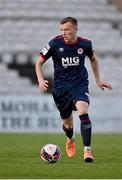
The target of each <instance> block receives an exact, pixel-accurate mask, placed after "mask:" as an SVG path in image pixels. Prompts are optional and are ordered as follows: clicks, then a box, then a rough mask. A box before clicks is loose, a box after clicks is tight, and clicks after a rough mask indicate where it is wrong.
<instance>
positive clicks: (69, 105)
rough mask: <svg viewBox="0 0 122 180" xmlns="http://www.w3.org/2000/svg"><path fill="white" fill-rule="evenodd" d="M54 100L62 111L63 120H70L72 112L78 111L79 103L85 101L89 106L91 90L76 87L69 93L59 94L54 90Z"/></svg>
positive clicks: (84, 87)
mask: <svg viewBox="0 0 122 180" xmlns="http://www.w3.org/2000/svg"><path fill="white" fill-rule="evenodd" d="M53 98H54V101H55V104H56V106H57V108H58V110H59V111H60V116H61V118H62V119H66V118H68V117H69V116H70V115H71V114H72V111H73V110H74V111H76V107H75V104H76V102H77V101H80V100H81V101H85V102H87V103H88V104H89V90H88V86H82V87H81V86H80V87H75V89H70V90H69V91H65V92H64V91H63V92H58V91H57V90H53Z"/></svg>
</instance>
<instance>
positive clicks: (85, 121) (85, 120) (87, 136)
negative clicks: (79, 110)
mask: <svg viewBox="0 0 122 180" xmlns="http://www.w3.org/2000/svg"><path fill="white" fill-rule="evenodd" d="M79 118H80V121H81V135H82V139H83V144H84V146H90V144H91V130H92V127H91V121H90V119H89V115H88V114H83V115H80V116H79Z"/></svg>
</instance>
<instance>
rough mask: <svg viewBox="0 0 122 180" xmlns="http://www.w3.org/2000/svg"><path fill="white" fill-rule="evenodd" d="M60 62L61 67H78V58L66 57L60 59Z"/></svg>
mask: <svg viewBox="0 0 122 180" xmlns="http://www.w3.org/2000/svg"><path fill="white" fill-rule="evenodd" d="M61 60H62V66H63V67H65V68H66V67H68V66H78V65H79V57H66V58H61Z"/></svg>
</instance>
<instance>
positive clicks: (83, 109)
mask: <svg viewBox="0 0 122 180" xmlns="http://www.w3.org/2000/svg"><path fill="white" fill-rule="evenodd" d="M75 106H76V108H77V111H78V112H79V118H80V121H81V135H82V139H83V144H84V160H85V162H92V161H93V160H94V159H93V157H92V155H91V148H90V145H91V133H92V126H91V121H90V118H89V115H88V106H89V105H88V103H87V102H85V101H81V100H80V101H77V102H76V104H75Z"/></svg>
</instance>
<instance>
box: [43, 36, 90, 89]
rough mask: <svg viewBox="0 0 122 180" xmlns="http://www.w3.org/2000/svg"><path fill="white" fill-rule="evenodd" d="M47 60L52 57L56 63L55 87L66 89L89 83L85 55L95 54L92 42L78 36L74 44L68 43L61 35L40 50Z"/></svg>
mask: <svg viewBox="0 0 122 180" xmlns="http://www.w3.org/2000/svg"><path fill="white" fill-rule="evenodd" d="M40 55H42V56H43V57H44V58H45V60H47V59H49V58H50V57H52V59H53V63H54V89H57V90H61V91H62V90H65V89H70V88H73V89H74V88H75V87H77V86H79V85H81V86H84V85H88V73H87V70H86V68H85V66H84V63H85V57H86V56H88V57H89V58H91V57H92V55H93V50H92V42H91V41H90V40H87V39H84V38H81V37H77V39H76V41H75V42H74V43H73V44H70V45H69V44H66V43H65V42H64V39H63V37H62V35H61V36H57V37H56V38H54V39H52V40H51V41H50V42H49V43H48V45H47V46H46V47H45V48H44V49H43V50H42V51H41V52H40Z"/></svg>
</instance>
